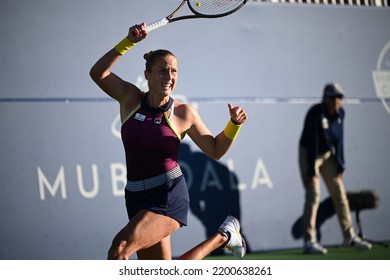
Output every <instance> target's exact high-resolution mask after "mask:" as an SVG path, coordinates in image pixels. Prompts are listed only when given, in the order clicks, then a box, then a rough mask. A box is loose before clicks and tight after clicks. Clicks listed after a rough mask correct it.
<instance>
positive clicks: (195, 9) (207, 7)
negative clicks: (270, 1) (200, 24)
mask: <svg viewBox="0 0 390 280" xmlns="http://www.w3.org/2000/svg"><path fill="white" fill-rule="evenodd" d="M247 1H248V0H184V1H183V2H181V4H180V5H179V7H177V8H176V10H174V11H173V12H172V13H171V14H170V15H169V16H167V17H164V18H162V19H160V20H157V21H155V22H152V23H151V24H149V25H148V26H147V27H146V30H147V31H148V32H150V31H153V30H156V29H157V28H160V27H163V26H165V25H167V24H168V23H170V22H175V21H179V20H183V19H195V18H219V17H224V16H228V15H230V14H232V13H234V12H237V11H238V10H239V9H241V8H242V7H243V6H244V5H245V4H246V2H247ZM186 3H187V5H188V8H189V9H190V11H191V12H192V14H187V15H184V16H178V17H175V16H176V15H177V13H178V12H179V11H180V10H181V8H183V6H184V5H185V4H186Z"/></svg>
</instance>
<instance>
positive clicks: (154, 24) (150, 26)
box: [146, 18, 169, 32]
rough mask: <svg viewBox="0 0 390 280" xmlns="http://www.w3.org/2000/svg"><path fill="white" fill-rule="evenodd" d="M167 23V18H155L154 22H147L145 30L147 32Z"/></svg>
mask: <svg viewBox="0 0 390 280" xmlns="http://www.w3.org/2000/svg"><path fill="white" fill-rule="evenodd" d="M168 23H169V20H167V18H163V19H160V20H157V21H155V22H152V23H151V24H148V25H147V26H146V30H147V31H148V32H150V31H153V30H156V29H157V28H160V27H163V26H165V25H167V24H168Z"/></svg>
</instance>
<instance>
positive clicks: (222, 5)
mask: <svg viewBox="0 0 390 280" xmlns="http://www.w3.org/2000/svg"><path fill="white" fill-rule="evenodd" d="M247 1H248V0H188V1H187V4H188V8H189V9H190V10H191V12H193V13H194V14H195V15H196V16H199V17H205V18H216V17H224V16H227V15H230V14H232V13H234V12H236V11H238V10H239V9H240V8H241V7H242V6H244V5H245V3H246V2H247Z"/></svg>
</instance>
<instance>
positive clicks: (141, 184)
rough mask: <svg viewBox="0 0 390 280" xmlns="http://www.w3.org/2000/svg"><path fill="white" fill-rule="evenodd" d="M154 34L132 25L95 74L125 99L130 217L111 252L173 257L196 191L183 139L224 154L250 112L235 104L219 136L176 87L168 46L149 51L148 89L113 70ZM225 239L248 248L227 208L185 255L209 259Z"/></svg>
mask: <svg viewBox="0 0 390 280" xmlns="http://www.w3.org/2000/svg"><path fill="white" fill-rule="evenodd" d="M146 36H147V30H146V24H145V23H143V24H138V25H134V26H133V27H131V28H129V32H128V35H127V36H126V37H125V38H124V39H123V40H122V41H121V42H120V43H118V44H117V45H116V46H115V47H114V48H113V49H111V50H110V51H108V52H107V53H106V54H105V55H103V56H102V57H101V58H100V59H99V60H98V61H97V62H96V63H95V65H94V66H93V67H92V68H91V71H90V76H91V78H92V79H93V81H94V82H95V83H96V84H97V85H98V86H99V87H100V88H101V89H102V90H103V91H104V92H106V93H107V94H108V95H109V96H111V97H112V98H114V99H115V100H117V101H118V102H119V105H120V117H121V122H122V128H121V134H122V141H123V145H124V150H125V157H126V168H127V180H128V181H127V184H126V187H125V199H126V208H127V213H128V217H129V222H128V223H127V224H126V225H125V226H124V227H123V229H121V230H120V231H119V233H118V234H117V235H116V236H115V237H114V239H113V241H112V245H111V247H110V249H109V251H108V259H121V260H126V259H129V258H130V257H131V256H132V255H133V254H137V257H138V259H142V260H146V259H172V253H171V234H172V233H173V232H174V231H176V230H177V229H179V228H180V227H182V226H186V225H187V215H188V209H189V195H188V189H187V185H186V181H185V179H184V177H183V174H182V172H181V170H180V166H179V163H178V151H179V145H180V141H181V139H183V138H184V136H185V135H188V136H189V137H190V138H191V139H192V140H193V141H194V143H195V144H196V145H197V146H198V147H199V148H200V149H201V150H202V151H203V152H204V153H205V154H206V155H207V156H209V157H210V158H213V159H220V158H221V157H222V156H223V155H224V154H225V153H226V152H227V151H228V150H229V148H230V147H231V146H232V144H233V141H234V139H235V138H236V136H237V135H238V133H239V130H240V128H241V125H242V124H243V123H244V122H245V121H246V120H247V114H246V112H245V110H243V109H242V108H241V107H234V106H233V105H231V104H228V112H229V121H228V124H227V125H226V127H225V129H224V130H223V131H222V132H221V133H219V134H218V135H217V136H216V137H214V136H213V135H212V134H211V133H210V131H209V129H208V128H207V127H206V125H205V124H204V123H203V121H202V119H201V117H200V116H199V114H198V112H197V111H196V110H195V109H194V108H193V107H191V106H190V105H188V104H183V103H180V102H178V101H177V100H174V99H173V98H172V97H171V95H172V92H173V90H174V89H175V86H176V83H177V78H178V63H177V60H176V57H175V56H174V55H173V54H172V53H171V52H170V51H167V50H161V49H160V50H156V51H151V52H149V53H147V54H145V55H144V58H145V60H146V69H145V71H144V75H145V78H146V80H147V81H148V87H149V90H148V91H147V92H142V91H141V90H140V89H139V88H138V87H136V86H135V85H134V84H132V83H129V82H127V81H124V80H122V79H121V78H120V77H119V76H117V75H116V74H114V73H113V72H111V68H112V66H113V65H114V64H115V62H117V61H118V59H120V58H121V57H122V56H123V55H124V54H125V53H126V52H127V51H128V50H130V49H131V48H132V47H134V46H135V45H136V44H137V43H139V42H140V41H141V40H143V39H145V37H146ZM220 247H225V248H227V249H228V250H230V251H232V252H233V253H234V254H235V255H237V256H238V257H241V258H242V257H243V256H244V255H245V252H246V245H245V240H244V239H243V238H242V236H241V234H240V223H239V221H238V220H237V219H236V218H234V217H232V216H228V217H227V218H226V220H225V221H224V222H223V223H222V224H221V226H220V227H219V229H218V231H216V233H215V235H214V236H212V237H210V238H209V239H207V240H205V241H204V242H202V243H201V244H199V245H198V246H196V247H194V248H193V249H191V250H190V251H188V252H186V253H185V254H183V255H182V256H180V257H179V259H203V258H204V257H206V256H207V255H208V254H210V253H211V252H212V251H213V250H216V249H218V248H220Z"/></svg>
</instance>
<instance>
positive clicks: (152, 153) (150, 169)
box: [121, 95, 180, 181]
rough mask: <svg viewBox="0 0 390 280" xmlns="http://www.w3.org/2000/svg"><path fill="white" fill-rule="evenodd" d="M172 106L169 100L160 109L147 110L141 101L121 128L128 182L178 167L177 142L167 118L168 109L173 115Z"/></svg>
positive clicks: (176, 135) (178, 142) (148, 108)
mask: <svg viewBox="0 0 390 280" xmlns="http://www.w3.org/2000/svg"><path fill="white" fill-rule="evenodd" d="M145 96H146V95H145ZM173 103H174V102H173V98H171V97H170V99H169V102H168V104H167V105H166V106H164V108H157V109H156V108H151V107H149V106H148V105H147V104H146V98H145V97H144V98H143V100H142V102H141V104H140V105H139V106H138V107H137V108H136V109H135V110H134V111H133V112H132V113H131V114H130V116H129V117H128V118H127V120H125V121H124V123H123V124H122V129H121V135H122V142H123V146H124V149H125V155H126V168H127V180H128V181H138V180H145V179H147V178H150V177H154V176H157V175H160V174H163V173H165V172H167V171H169V170H171V169H173V168H175V167H176V166H178V165H179V163H178V152H179V145H180V138H179V135H178V134H176V132H175V131H174V128H173V125H172V122H171V121H170V118H169V116H168V114H167V111H168V110H169V109H170V108H172V110H171V115H173V108H174V105H173Z"/></svg>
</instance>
